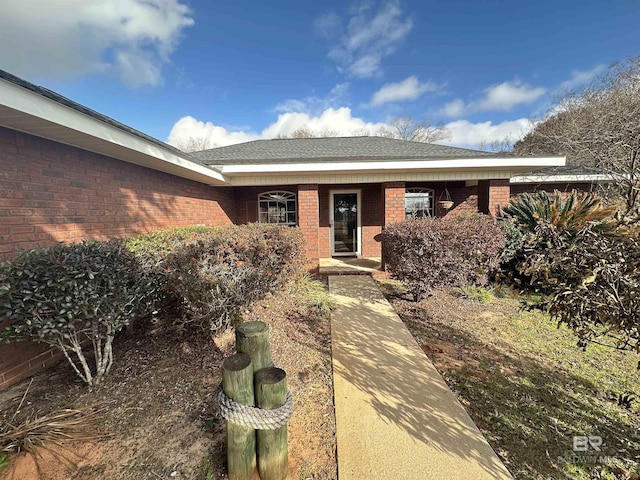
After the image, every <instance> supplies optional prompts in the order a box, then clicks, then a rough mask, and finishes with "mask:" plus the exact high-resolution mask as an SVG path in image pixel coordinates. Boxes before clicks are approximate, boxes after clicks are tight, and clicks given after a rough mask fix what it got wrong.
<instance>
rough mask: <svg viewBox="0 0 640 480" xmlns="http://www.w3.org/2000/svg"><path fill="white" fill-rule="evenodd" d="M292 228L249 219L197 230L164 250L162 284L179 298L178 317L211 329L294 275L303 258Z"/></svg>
mask: <svg viewBox="0 0 640 480" xmlns="http://www.w3.org/2000/svg"><path fill="white" fill-rule="evenodd" d="M303 247H304V243H303V239H302V235H301V233H300V231H299V230H298V229H294V228H288V227H281V226H270V225H262V224H250V225H242V226H232V227H225V228H222V229H219V230H217V231H215V232H211V233H209V234H207V235H202V236H198V237H197V238H195V239H194V240H191V241H188V242H186V243H185V244H183V245H182V246H180V247H178V248H176V249H175V250H174V251H173V252H172V253H170V254H169V255H167V257H166V259H165V260H164V262H163V265H162V268H163V271H164V272H165V273H164V274H165V278H166V285H167V288H168V289H169V290H170V291H172V292H174V293H175V294H176V295H177V297H178V298H179V301H180V308H181V310H182V312H183V319H182V322H183V323H190V322H197V323H198V324H200V325H202V326H204V325H208V327H209V328H210V329H211V331H212V332H213V333H217V332H220V331H224V330H225V329H226V328H228V327H229V325H230V324H232V323H234V322H236V321H238V320H239V318H240V315H241V312H242V310H243V309H245V308H248V307H249V306H250V305H251V304H252V303H253V302H255V301H256V300H258V299H261V298H263V297H264V296H265V295H266V294H267V293H270V292H274V291H276V290H277V289H279V288H282V287H284V286H285V285H286V284H287V283H288V282H289V281H290V280H291V279H292V278H293V277H294V276H296V275H299V274H300V272H301V271H302V266H303V265H304V262H305V257H304V253H303V252H304V248H303Z"/></svg>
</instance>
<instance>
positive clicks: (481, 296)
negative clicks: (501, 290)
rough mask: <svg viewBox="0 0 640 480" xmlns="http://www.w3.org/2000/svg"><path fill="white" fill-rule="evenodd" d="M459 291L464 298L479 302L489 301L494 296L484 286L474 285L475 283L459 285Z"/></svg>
mask: <svg viewBox="0 0 640 480" xmlns="http://www.w3.org/2000/svg"><path fill="white" fill-rule="evenodd" d="M460 293H461V294H462V296H463V297H464V298H468V299H469V300H474V301H476V302H480V303H491V302H492V301H493V300H494V298H495V297H494V296H493V293H491V292H490V291H489V290H487V289H486V288H482V287H476V286H475V285H467V286H465V287H460Z"/></svg>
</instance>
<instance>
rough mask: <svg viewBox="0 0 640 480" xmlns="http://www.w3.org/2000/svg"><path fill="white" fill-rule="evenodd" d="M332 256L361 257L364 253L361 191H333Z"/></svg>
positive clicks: (331, 200) (331, 193)
mask: <svg viewBox="0 0 640 480" xmlns="http://www.w3.org/2000/svg"><path fill="white" fill-rule="evenodd" d="M329 201H330V207H329V208H330V212H331V223H330V226H331V255H332V256H336V257H344V256H359V255H361V253H362V248H361V244H362V220H361V214H360V190H331V192H330V194H329Z"/></svg>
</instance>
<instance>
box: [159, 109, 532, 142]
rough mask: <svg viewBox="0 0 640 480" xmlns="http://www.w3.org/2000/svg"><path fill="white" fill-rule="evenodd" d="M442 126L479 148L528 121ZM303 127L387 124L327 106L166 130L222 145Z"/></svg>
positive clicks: (189, 120)
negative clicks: (236, 124) (258, 121)
mask: <svg viewBox="0 0 640 480" xmlns="http://www.w3.org/2000/svg"><path fill="white" fill-rule="evenodd" d="M445 126H446V127H447V128H448V129H449V130H450V131H451V134H452V135H451V138H450V139H448V140H445V141H442V142H438V143H443V144H446V145H455V146H459V147H467V148H478V146H479V145H480V144H481V143H483V142H484V143H490V142H492V141H494V140H498V141H499V140H502V139H504V138H505V137H507V136H508V137H511V138H512V139H513V140H518V139H520V138H522V137H523V136H524V135H525V134H526V133H527V132H528V131H529V129H530V128H531V122H530V121H529V120H528V119H526V118H519V119H517V120H510V121H505V122H502V123H497V124H494V123H492V122H478V123H472V122H469V121H467V120H457V121H454V122H450V123H448V124H446V125H445ZM303 127H305V128H308V129H310V130H312V131H315V132H322V131H327V130H328V131H333V132H336V133H337V134H338V135H340V136H351V135H362V134H365V132H366V134H368V135H376V133H377V131H378V130H379V129H380V128H381V127H386V128H389V126H388V125H386V124H384V123H376V122H367V121H366V120H364V119H362V118H358V117H354V116H353V114H352V112H351V109H350V108H347V107H342V108H328V109H326V110H325V111H323V112H322V113H320V114H319V115H315V116H314V115H309V114H307V113H303V112H287V113H282V114H280V115H278V118H277V120H276V121H275V122H273V123H271V124H270V125H268V126H267V127H266V128H265V129H263V130H262V131H261V132H259V133H256V132H251V131H242V130H239V131H229V130H228V129H226V128H224V127H221V126H219V125H215V124H213V123H211V122H202V121H199V120H196V119H195V118H193V117H190V116H188V117H183V118H181V119H180V120H178V121H177V122H176V123H175V125H174V126H173V128H172V129H171V133H170V134H169V138H168V143H170V144H172V145H179V144H180V143H184V144H186V143H188V141H189V139H190V138H204V139H207V140H209V143H210V144H215V145H216V146H219V147H223V146H227V145H233V144H236V143H242V142H249V141H252V140H258V139H268V138H275V137H277V136H278V135H284V136H287V135H291V134H292V133H293V132H295V131H296V130H298V129H300V128H303Z"/></svg>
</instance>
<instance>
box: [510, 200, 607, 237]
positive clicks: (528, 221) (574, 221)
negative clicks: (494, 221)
mask: <svg viewBox="0 0 640 480" xmlns="http://www.w3.org/2000/svg"><path fill="white" fill-rule="evenodd" d="M502 211H503V212H504V213H505V214H506V215H507V216H509V217H511V218H513V219H514V220H515V221H516V222H517V223H518V224H519V225H520V226H521V227H522V228H523V229H525V230H527V231H529V232H532V233H534V232H536V228H537V227H538V226H539V225H541V224H549V225H552V226H554V227H555V228H557V229H560V230H563V231H569V232H573V233H575V232H578V231H580V230H582V229H583V228H584V227H585V226H587V225H588V224H594V223H597V224H599V226H600V227H601V228H602V229H606V228H607V222H606V220H607V219H609V218H611V216H612V215H613V214H614V213H615V208H614V207H608V206H605V205H603V203H602V199H601V198H600V197H598V196H597V195H595V194H593V193H588V192H578V191H576V190H573V191H571V193H570V194H568V195H565V196H563V195H562V193H561V192H560V191H558V190H555V191H554V192H553V195H549V194H548V193H547V192H545V191H540V192H536V193H523V194H521V195H519V196H518V197H516V198H513V199H511V200H510V201H509V205H507V206H506V207H504V208H503V209H502Z"/></svg>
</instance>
